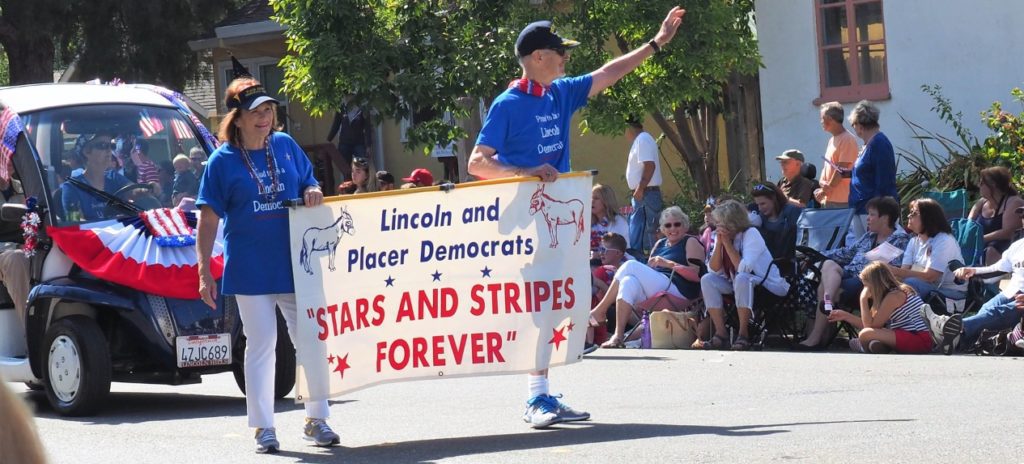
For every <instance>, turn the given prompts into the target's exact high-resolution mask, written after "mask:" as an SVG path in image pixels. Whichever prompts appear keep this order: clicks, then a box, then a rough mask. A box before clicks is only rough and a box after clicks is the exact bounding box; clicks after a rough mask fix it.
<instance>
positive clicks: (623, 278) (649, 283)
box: [613, 260, 683, 306]
mask: <svg viewBox="0 0 1024 464" xmlns="http://www.w3.org/2000/svg"><path fill="white" fill-rule="evenodd" d="M613 279H614V280H615V281H617V282H618V283H619V295H618V298H617V299H619V300H622V301H625V302H626V303H629V304H630V305H631V306H636V304H637V303H640V302H642V301H644V300H646V299H648V298H650V297H652V296H654V295H655V294H657V293H658V292H664V291H668V292H669V293H670V294H672V296H677V297H679V298H683V294H682V293H679V290H678V289H676V286H675V285H672V282H671V281H670V280H669V278H668V276H666V275H665V274H662V273H660V272H658V271H655V270H654V269H652V268H651V267H650V266H648V265H646V264H644V263H641V262H639V261H632V260H630V261H626V262H625V263H623V264H622V266H619V270H617V271H615V277H613Z"/></svg>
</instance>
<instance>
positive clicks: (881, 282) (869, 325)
mask: <svg viewBox="0 0 1024 464" xmlns="http://www.w3.org/2000/svg"><path fill="white" fill-rule="evenodd" d="M890 269H891V267H889V266H888V265H886V264H885V263H879V262H875V263H871V264H868V265H867V267H865V268H864V270H863V271H861V273H860V278H861V279H862V280H864V291H863V292H861V294H860V317H857V316H854V315H853V314H850V313H848V312H846V311H843V310H841V309H834V310H832V312H831V313H829V315H828V320H829V321H830V322H846V323H848V324H850V325H852V326H854V327H856V328H857V329H860V332H859V334H858V336H857V338H855V339H853V340H850V349H852V350H854V351H856V352H860V353H863V352H865V351H867V352H871V353H888V352H890V351H893V350H895V351H896V352H897V353H902V354H924V353H930V352H931V351H932V335H931V333H930V332H929V330H928V322H927V321H926V320H925V318H924V314H923V313H922V307H924V306H925V304H924V301H922V300H921V297H920V296H918V294H917V292H915V291H914V289H913V288H911V287H910V286H909V285H906V284H901V283H900V282H899V281H898V280H896V276H894V275H893V273H892V271H890Z"/></svg>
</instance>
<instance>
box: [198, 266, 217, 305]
mask: <svg viewBox="0 0 1024 464" xmlns="http://www.w3.org/2000/svg"><path fill="white" fill-rule="evenodd" d="M199 297H200V298H202V299H203V303H206V304H207V305H209V306H210V308H212V309H213V310H216V309H217V281H216V280H214V278H213V274H211V273H210V271H201V272H200V273H199Z"/></svg>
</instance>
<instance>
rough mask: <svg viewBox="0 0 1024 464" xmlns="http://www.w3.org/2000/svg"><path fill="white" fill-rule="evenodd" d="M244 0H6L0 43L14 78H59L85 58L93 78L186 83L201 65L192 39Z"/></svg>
mask: <svg viewBox="0 0 1024 464" xmlns="http://www.w3.org/2000/svg"><path fill="white" fill-rule="evenodd" d="M236 3H237V0H161V1H146V2H139V1H134V0H30V1H25V0H0V45H2V46H3V48H4V50H5V51H6V52H7V58H8V61H9V65H10V83H11V84H28V83H35V82H52V81H53V72H54V69H55V66H58V67H62V66H65V65H67V64H68V63H69V62H70V61H71V60H73V59H74V58H77V59H78V69H79V72H80V75H82V76H86V77H87V78H96V77H98V78H101V79H103V80H110V79H113V78H115V77H117V78H120V79H122V80H124V81H138V82H148V83H158V84H163V85H166V86H169V87H172V88H178V89H180V88H182V87H184V86H185V83H186V82H187V81H189V80H192V79H194V78H195V77H196V76H197V75H198V73H199V69H200V68H199V57H198V56H197V55H196V53H194V52H192V50H190V49H189V47H188V41H189V40H191V39H194V38H196V37H199V36H201V35H202V34H203V33H205V32H207V31H209V30H210V29H211V28H212V27H213V24H215V23H216V22H217V21H219V20H220V19H221V18H223V17H224V15H225V14H226V13H227V12H228V11H229V9H230V8H233V7H235V6H236Z"/></svg>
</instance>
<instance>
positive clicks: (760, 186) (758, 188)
mask: <svg viewBox="0 0 1024 464" xmlns="http://www.w3.org/2000/svg"><path fill="white" fill-rule="evenodd" d="M771 189H772V188H771V187H769V186H767V185H764V184H757V185H755V186H754V191H755V192H760V191H764V190H771Z"/></svg>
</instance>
